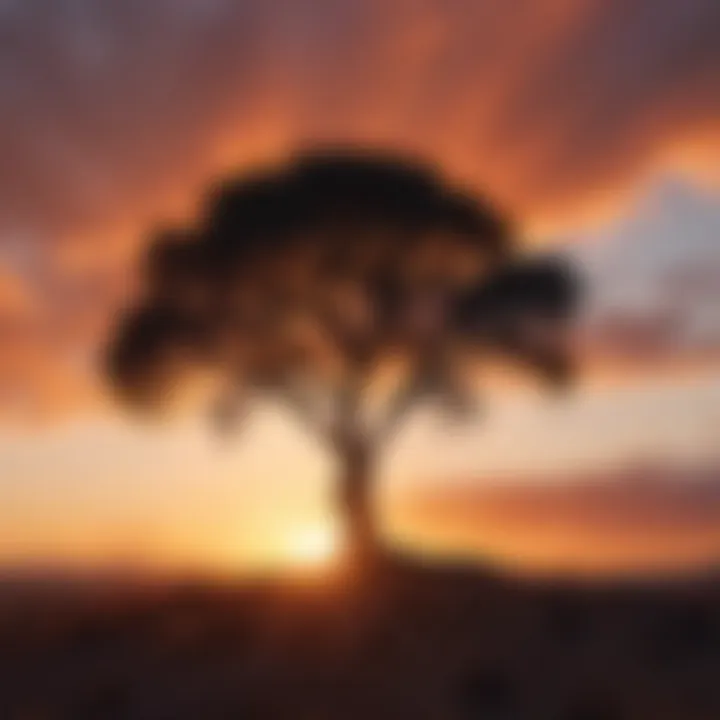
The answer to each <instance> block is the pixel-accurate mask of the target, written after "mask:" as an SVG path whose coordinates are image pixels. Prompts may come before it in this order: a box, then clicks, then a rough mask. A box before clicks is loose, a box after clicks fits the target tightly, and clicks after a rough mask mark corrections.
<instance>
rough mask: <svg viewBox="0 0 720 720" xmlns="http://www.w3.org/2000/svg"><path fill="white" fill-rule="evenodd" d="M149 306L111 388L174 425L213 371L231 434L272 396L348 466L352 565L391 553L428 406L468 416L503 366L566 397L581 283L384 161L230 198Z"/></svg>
mask: <svg viewBox="0 0 720 720" xmlns="http://www.w3.org/2000/svg"><path fill="white" fill-rule="evenodd" d="M144 280H145V291H144V296H143V298H142V300H141V301H140V303H139V305H138V306H137V307H135V308H134V309H131V310H130V311H129V312H128V313H127V314H126V315H125V317H124V318H122V320H121V322H120V325H119V327H118V329H117V333H116V335H115V337H114V338H113V341H112V343H111V346H110V348H109V351H108V372H109V375H110V377H111V379H112V381H113V383H114V385H115V386H116V388H117V389H118V390H119V391H120V393H121V394H122V396H123V397H124V398H125V399H127V400H128V401H130V402H131V403H132V404H134V405H138V406H141V407H162V406H165V405H166V404H167V403H168V401H169V400H170V399H171V398H172V396H173V395H174V393H175V391H176V390H177V389H178V388H180V387H182V386H184V385H185V384H186V382H187V380H188V378H189V377H191V376H192V375H193V374H194V373H197V372H198V371H199V372H201V373H203V375H204V376H208V375H210V376H211V377H212V378H213V380H214V384H213V388H214V391H213V397H212V405H211V407H212V408H213V411H214V417H215V419H216V420H217V422H218V424H219V426H220V427H222V428H224V429H229V428H231V427H233V424H234V421H235V420H236V419H237V418H238V416H239V415H240V414H241V413H242V412H243V411H244V408H246V407H248V406H249V403H250V402H251V401H252V400H253V398H255V397H256V396H258V395H262V396H272V397H273V398H275V399H277V400H279V401H282V402H283V403H284V404H285V405H286V406H287V407H289V408H291V409H292V410H294V411H295V412H296V413H298V414H299V416H300V418H301V421H302V423H303V424H304V426H305V427H306V428H308V429H311V430H312V431H313V432H315V433H316V434H317V435H318V436H319V437H320V438H321V439H322V440H323V441H324V442H325V443H327V446H328V447H329V448H330V449H331V451H332V452H334V453H335V454H336V456H337V458H338V459H339V462H340V465H341V467H342V471H341V472H342V475H341V477H340V482H339V504H340V508H341V510H342V511H343V514H344V520H345V522H346V532H347V537H348V546H349V549H350V550H351V551H352V552H354V553H356V554H357V555H358V556H370V555H372V554H375V553H376V552H377V551H378V548H379V542H378V539H377V533H376V531H375V528H374V524H373V513H372V511H371V504H372V503H371V487H370V481H371V478H372V475H373V469H374V466H375V463H376V462H377V461H378V456H379V453H380V450H381V448H382V445H383V444H384V443H386V442H387V441H388V440H389V439H390V438H391V437H392V436H393V434H394V432H395V430H396V428H397V427H398V426H399V424H400V423H401V421H402V420H403V419H404V418H405V417H406V415H407V414H408V412H409V411H410V410H411V409H412V408H413V407H414V406H415V405H416V404H417V403H418V402H421V401H424V400H429V401H431V402H436V403H439V404H440V405H441V406H442V407H443V408H445V409H446V410H447V411H449V412H452V413H463V412H467V411H470V410H471V409H472V405H473V398H474V392H473V389H472V385H473V383H472V379H473V372H474V368H475V367H476V366H477V365H478V363H479V362H480V361H481V359H482V358H483V357H484V356H485V355H486V354H487V353H488V352H492V351H495V352H500V353H504V354H505V355H507V356H508V357H511V358H515V359H516V360H519V361H521V362H524V363H526V364H527V365H528V366H529V367H531V368H535V369H537V370H538V371H539V372H540V373H541V374H542V375H543V376H544V377H546V378H547V379H548V380H550V381H552V382H553V383H560V382H563V381H564V380H566V379H567V377H568V374H569V370H570V367H569V357H568V353H567V351H566V348H565V346H564V345H565V344H564V342H563V335H564V330H565V328H566V326H567V320H568V318H569V315H570V311H571V310H572V306H573V298H574V294H575V293H574V283H573V282H572V281H571V278H570V277H569V275H568V272H567V270H566V268H565V267H564V266H562V265H561V264H559V263H557V262H556V261H552V260H542V261H529V260H526V259H522V258H518V253H517V251H516V249H515V248H514V245H513V242H512V231H511V228H510V226H509V224H508V223H507V222H506V220H505V218H504V217H503V216H502V215H500V214H499V213H498V212H496V210H495V209H494V208H493V207H492V206H491V205H490V204H489V203H487V202H486V201H484V200H482V199H477V198H473V197H471V196H469V195H468V194H466V193H464V192H461V191H459V190H458V189H456V188H454V187H451V186H449V185H448V184H446V183H445V182H444V181H443V180H442V178H440V177H439V176H438V174H437V173H436V172H435V171H434V170H433V169H431V168H428V167H425V166H423V165H421V164H418V163H415V162H409V161H407V160H405V159H402V158H400V159H398V158H395V157H393V156H391V155H386V154H381V153H378V154H368V153H360V152H353V151H343V152H315V153H308V154H303V155H301V156H299V157H297V158H295V159H293V160H292V161H291V162H290V163H289V164H288V165H286V166H283V167H279V168H277V167H276V168H271V169H268V170H266V171H263V172H260V173H258V174H256V175H253V176H251V177H243V178H240V179H237V180H234V181H231V182H228V183H224V184H222V185H220V186H218V187H216V188H215V189H214V190H213V191H212V192H211V193H210V194H209V197H208V199H207V202H206V205H205V212H204V214H202V216H201V218H200V220H199V222H198V223H197V226H196V227H195V228H192V229H189V230H173V231H170V232H164V233H161V234H160V235H159V237H156V238H155V239H154V240H153V241H152V242H151V244H150V248H149V251H148V255H147V259H146V263H145V269H144Z"/></svg>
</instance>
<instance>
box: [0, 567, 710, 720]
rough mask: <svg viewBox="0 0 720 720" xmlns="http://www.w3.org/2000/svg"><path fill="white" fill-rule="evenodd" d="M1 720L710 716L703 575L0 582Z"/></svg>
mask: <svg viewBox="0 0 720 720" xmlns="http://www.w3.org/2000/svg"><path fill="white" fill-rule="evenodd" d="M0 718H3V719H5V718H7V719H8V720H31V719H32V720H41V719H42V720H46V719H48V720H49V719H54V718H63V719H65V718H68V719H71V720H82V719H84V718H102V719H104V718H107V719H121V718H128V719H131V720H135V719H138V720H139V719H143V720H145V719H146V720H175V719H176V718H177V719H178V720H179V719H184V718H192V719H193V720H196V719H203V720H205V719H207V720H212V719H214V718H238V720H242V719H248V720H254V719H256V718H258V719H262V720H274V719H276V718H281V719H284V718H288V719H290V718H292V719H293V720H295V719H297V720H304V719H308V720H309V719H310V718H313V719H317V720H321V719H330V720H335V719H337V720H355V719H356V718H357V719H358V720H366V719H368V718H373V719H378V720H381V719H384V718H388V719H392V720H404V719H406V718H407V719H408V720H411V719H412V720H414V719H417V720H423V719H425V718H427V719H428V720H430V719H433V720H435V719H437V720H444V719H448V720H463V719H466V718H467V719H469V718H478V719H483V720H485V719H486V720H523V719H525V718H528V719H530V720H534V719H536V718H537V719H539V720H542V719H545V718H547V719H548V720H623V719H627V720H644V719H646V718H647V720H664V719H667V720H717V718H720V580H719V579H718V578H717V576H715V577H714V578H713V577H710V576H708V577H704V578H695V579H693V580H689V579H686V580H684V581H676V582H673V583H670V582H666V583H662V584H661V583H646V584H643V585H641V584H635V585H629V584H624V585H619V584H617V585H609V584H604V585H603V586H599V585H592V584H587V585H582V586H581V585H571V584H568V583H565V584H560V583H551V582H548V581H544V582H538V581H535V582H531V581H529V580H518V579H511V578H508V577H502V576H500V575H498V574H493V573H490V572H488V571H482V570H480V569H468V568H457V567H455V568H451V567H439V566H436V567H431V566H427V565H425V566H416V565H414V564H412V563H408V562H406V561H404V562H399V561H392V562H387V563H385V564H383V565H378V566H377V567H376V568H373V569H372V570H371V571H368V572H366V573H365V575H361V576H352V577H351V576H348V577H341V576H335V577H332V578H330V577H324V578H320V577H315V578H312V577H310V578H303V579H300V578H294V579H292V578H285V579H283V580H280V579H266V580H262V581H257V582H249V581H244V582H242V583H236V584H234V585H233V584H224V585H218V584H212V583H204V582H194V583H184V584H170V585H155V586H147V585H144V586H143V585H139V584H135V585H133V584H131V583H126V584H122V583H118V582H115V583H114V584H112V585H110V584H104V585H89V586H82V587H80V586H77V587H76V586H72V587H60V586H58V585H53V584H43V585H38V584H33V583H20V582H9V581H8V582H7V583H5V585H4V586H3V591H2V601H1V602H0Z"/></svg>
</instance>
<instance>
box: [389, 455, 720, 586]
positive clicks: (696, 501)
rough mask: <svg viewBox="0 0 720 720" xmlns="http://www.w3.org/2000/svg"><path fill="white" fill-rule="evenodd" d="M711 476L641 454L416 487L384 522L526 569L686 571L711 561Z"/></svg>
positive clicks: (715, 499)
mask: <svg viewBox="0 0 720 720" xmlns="http://www.w3.org/2000/svg"><path fill="white" fill-rule="evenodd" d="M719 480H720V471H719V470H718V468H717V467H705V468H700V469H698V468H682V467H676V468H669V469H668V468H667V467H662V468H661V467H659V466H653V465H646V464H642V463H640V464H638V465H635V466H627V467H624V468H618V469H615V470H613V469H608V470H601V471H596V472H588V473H585V474H581V475H574V476H573V477H568V478H566V479H565V481H563V480H562V479H561V480H558V478H557V477H548V478H542V477H533V478H531V479H529V480H524V479H523V478H514V479H513V480H512V482H509V481H508V478H503V479H502V480H501V481H499V482H497V483H495V482H493V481H492V479H485V480H479V481H478V482H476V483H473V484H468V483H464V484H463V485H461V486H457V485H456V486H455V487H454V488H452V487H451V488H449V489H448V488H438V489H425V490H422V489H417V488H415V489H414V490H413V491H409V492H408V493H407V494H406V495H404V496H398V497H396V498H395V499H394V500H393V503H392V508H393V509H392V511H391V512H389V517H390V518H391V520H390V521H389V524H390V526H391V527H392V528H393V531H394V532H395V533H397V534H398V535H400V536H401V537H406V538H408V537H409V538H412V539H413V540H414V541H416V542H417V541H420V542H423V543H424V544H425V545H426V546H427V547H428V548H433V547H434V548H437V547H440V548H441V549H443V551H444V552H450V553H452V552H456V553H457V552H459V553H463V554H470V555H476V556H477V555H480V556H487V557H489V558H490V559H493V558H495V559H496V560H502V561H504V562H508V563H510V564H512V565H514V566H516V567H518V568H520V569H522V570H525V571H527V570H529V571H534V572H537V571H541V572H547V571H551V572H558V571H559V572H571V573H581V574H582V573H589V572H594V573H598V572H600V573H617V572H628V573H639V572H653V571H668V570H669V571H675V572H679V571H691V570H693V569H696V568H698V567H705V566H709V565H713V564H716V563H718V562H720V529H719V528H720V524H719V522H718V521H719V520H720V482H719ZM436 551H437V550H436Z"/></svg>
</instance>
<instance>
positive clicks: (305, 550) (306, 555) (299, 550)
mask: <svg viewBox="0 0 720 720" xmlns="http://www.w3.org/2000/svg"><path fill="white" fill-rule="evenodd" d="M340 544H341V543H340V536H339V533H338V531H337V529H336V528H335V527H334V526H333V525H332V524H330V523H326V524H325V523H324V524H318V525H311V526H305V527H302V528H299V529H298V530H297V531H296V532H294V533H292V534H291V535H290V536H289V539H288V546H287V554H288V558H289V560H290V561H291V562H292V563H293V564H294V565H296V566H298V567H323V566H326V565H330V564H331V563H332V562H333V560H334V559H335V558H336V557H338V555H339V553H340Z"/></svg>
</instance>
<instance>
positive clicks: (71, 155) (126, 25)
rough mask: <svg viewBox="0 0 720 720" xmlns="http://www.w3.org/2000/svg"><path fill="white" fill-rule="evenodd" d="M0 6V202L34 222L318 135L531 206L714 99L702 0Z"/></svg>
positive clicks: (557, 198) (713, 54)
mask: <svg viewBox="0 0 720 720" xmlns="http://www.w3.org/2000/svg"><path fill="white" fill-rule="evenodd" d="M0 22H1V23H2V25H1V32H2V35H3V42H2V51H1V53H2V55H1V57H2V60H1V62H0V67H1V68H2V71H1V72H0V87H2V103H3V105H4V109H3V118H4V121H3V128H2V131H1V134H0V148H1V149H2V156H3V158H4V163H3V170H2V174H1V175H0V188H1V189H2V191H1V192H0V197H2V198H3V203H2V208H1V212H0V216H1V217H2V221H3V225H4V226H5V228H8V227H13V226H20V227H22V226H26V225H29V226H30V227H36V228H37V229H38V230H39V231H40V232H41V233H43V234H45V233H47V234H51V235H65V234H67V233H72V232H77V231H79V230H80V229H85V230H87V229H90V230H93V231H95V230H98V229H99V228H100V227H102V226H103V225H105V224H107V223H112V222H114V221H116V220H118V219H121V218H125V217H127V216H128V215H145V214H152V213H153V212H155V211H156V210H157V209H158V208H159V207H160V206H161V205H162V204H163V202H162V201H163V198H162V191H167V192H168V193H170V192H177V193H179V195H180V196H183V198H184V199H185V200H187V198H188V197H191V196H192V189H194V187H195V186H196V185H197V183H198V182H200V180H201V179H202V178H204V177H206V176H207V175H208V174H212V173H213V172H215V171H216V170H217V169H218V166H219V165H221V164H224V163H230V162H238V163H247V162H248V161H249V160H251V159H252V157H253V155H256V154H258V153H259V154H272V153H277V152H283V151H285V150H286V149H287V148H288V147H292V145H293V144H295V143H297V142H307V141H317V140H319V141H327V140H339V141H356V142H371V143H373V142H381V143H390V144H394V143H400V144H402V145H404V146H410V147H411V148H412V149H415V150H418V151H422V152H424V153H426V154H428V155H429V156H430V157H431V159H436V160H438V161H440V162H442V163H445V164H446V165H447V166H448V167H449V169H450V170H452V171H458V172H459V173H462V174H464V175H466V176H468V177H469V178H471V179H474V180H477V181H478V182H482V183H483V184H487V185H490V186H497V188H498V191H500V192H502V193H503V195H504V196H505V198H506V199H507V200H508V201H509V202H511V203H513V204H515V205H516V206H517V207H518V209H519V210H520V211H522V212H524V213H525V212H526V213H531V214H533V213H538V212H539V213H542V212H544V209H545V208H546V206H547V207H548V208H549V207H551V206H552V207H553V209H555V207H556V206H557V205H558V204H561V205H562V204H565V205H568V204H574V203H575V202H577V201H578V200H580V199H582V198H583V197H584V198H585V199H587V196H588V194H589V193H592V192H593V191H596V190H598V189H605V188H608V187H612V186H613V185H614V184H615V183H617V182H618V181H620V180H622V181H626V180H627V179H628V178H629V177H631V176H632V175H633V174H636V173H637V172H640V171H642V170H644V169H645V167H646V166H647V165H648V163H652V162H655V161H657V160H658V159H660V158H661V157H662V156H663V155H664V154H665V153H667V152H669V151H671V150H674V149H676V146H679V145H682V144H683V143H685V142H686V141H687V142H691V141H692V140H693V135H694V134H695V133H697V132H700V131H703V132H705V131H707V132H715V130H716V129H717V121H718V112H720V108H719V107H718V103H719V102H720V101H718V94H717V92H716V88H717V82H718V78H719V76H720V50H718V48H720V9H719V8H718V5H717V3H716V2H715V1H714V0H675V1H672V0H662V1H661V2H658V1H656V0H585V2H580V3H578V2H568V1H567V0H522V2H520V3H512V4H511V5H502V4H499V3H489V2H488V3H485V2H483V3H470V2H467V0H449V1H448V0H444V1H443V2H430V1H417V2H407V1H403V0H395V1H394V2H380V1H379V0H378V1H375V2H350V1H347V2H332V3H330V2H310V0H307V1H301V2H288V0H281V2H273V3H264V2H263V3H261V2H242V3H239V2H230V1H229V0H216V1H215V2H211V3H200V2H190V1H189V0H184V1H182V2H178V1H173V2H171V1H170V0H161V1H160V2H154V3H152V4H151V5H150V4H148V3H145V2H140V0H130V1H127V0H104V1H103V2H100V3H98V2H91V1H90V0H62V1H60V2H49V1H47V0H30V1H29V2H24V3H10V4H6V6H5V9H4V11H3V13H2V16H1V18H0ZM708 148H709V149H711V150H712V151H714V152H717V149H718V145H717V143H714V144H712V145H709V146H708ZM223 155H224V157H223ZM188 193H189V194H188Z"/></svg>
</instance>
